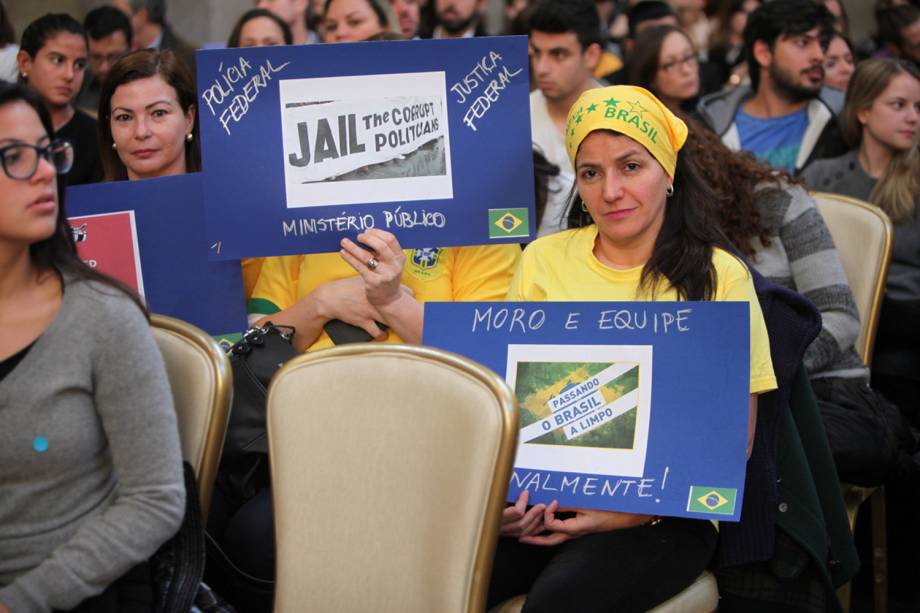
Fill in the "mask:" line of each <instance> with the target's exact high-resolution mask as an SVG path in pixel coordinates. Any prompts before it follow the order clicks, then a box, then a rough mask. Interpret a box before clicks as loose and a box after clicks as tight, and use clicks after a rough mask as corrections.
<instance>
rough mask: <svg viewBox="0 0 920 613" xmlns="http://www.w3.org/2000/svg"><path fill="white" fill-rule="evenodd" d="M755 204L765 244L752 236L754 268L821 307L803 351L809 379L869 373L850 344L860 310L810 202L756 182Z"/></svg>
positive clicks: (793, 189)
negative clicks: (814, 334) (813, 332)
mask: <svg viewBox="0 0 920 613" xmlns="http://www.w3.org/2000/svg"><path fill="white" fill-rule="evenodd" d="M756 206H757V210H758V212H759V213H760V219H761V222H762V223H763V224H764V226H765V227H766V229H767V233H768V234H769V242H770V245H769V246H767V247H764V246H763V244H762V243H761V242H760V240H758V239H755V240H754V243H753V246H754V248H755V250H756V256H755V258H754V261H753V264H754V267H755V268H756V269H757V270H758V271H759V272H760V273H761V274H762V275H763V276H765V277H767V278H768V279H770V280H771V281H773V282H774V283H777V284H779V285H784V286H786V287H788V288H790V289H793V290H795V291H797V292H799V293H800V294H802V295H803V296H805V297H806V298H808V299H809V300H811V301H812V302H813V303H814V304H815V306H816V307H818V310H820V311H821V333H820V334H819V335H818V338H816V339H815V340H814V342H812V344H811V345H810V346H809V347H808V350H807V351H806V352H805V368H807V369H808V372H809V374H810V375H811V376H812V377H867V376H868V374H869V371H868V369H867V368H866V365H865V364H863V362H862V360H861V359H860V357H859V354H857V353H856V350H855V349H854V348H853V344H854V343H855V342H856V337H857V336H859V312H858V310H857V308H856V302H855V301H854V300H853V293H852V292H851V291H850V286H849V284H848V283H847V278H846V273H844V271H843V266H842V265H841V264H840V258H839V257H838V256H837V250H836V249H835V248H834V241H833V239H831V235H830V232H829V231H828V229H827V226H826V225H825V223H824V219H822V217H821V214H820V213H819V212H818V208H817V206H816V205H815V202H814V200H812V198H811V196H809V195H808V193H807V192H806V191H805V190H804V189H802V188H801V187H799V186H797V185H792V186H788V187H786V188H785V189H778V188H776V187H772V186H760V188H759V189H758V192H757V201H756Z"/></svg>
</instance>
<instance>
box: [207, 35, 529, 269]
mask: <svg viewBox="0 0 920 613" xmlns="http://www.w3.org/2000/svg"><path fill="white" fill-rule="evenodd" d="M197 64H198V70H197V75H198V90H199V100H198V109H199V115H200V121H201V140H202V158H203V164H204V187H205V191H204V193H205V210H206V215H207V224H208V244H209V245H213V246H214V248H213V249H212V251H211V252H210V255H211V257H212V258H215V259H223V258H227V259H229V258H242V257H258V256H270V255H291V254H301V253H323V252H334V251H338V249H339V241H340V239H341V238H342V237H343V236H349V237H352V238H353V237H354V236H355V235H356V234H358V233H359V232H361V231H362V230H364V229H365V228H369V227H377V228H382V229H384V230H389V231H391V232H393V233H395V234H396V236H397V237H398V238H399V240H400V243H401V244H402V246H403V247H405V248H415V247H432V246H437V247H447V246H451V245H481V244H490V243H502V242H522V241H526V240H528V239H532V238H533V237H534V236H535V226H534V223H535V219H534V212H533V211H534V209H533V207H534V202H533V201H534V190H533V162H532V153H531V137H530V107H529V104H528V94H529V77H528V59H527V39H526V37H497V38H476V39H464V40H416V41H380V42H368V43H348V44H336V45H297V46H284V47H259V48H250V49H221V50H200V51H198V52H197Z"/></svg>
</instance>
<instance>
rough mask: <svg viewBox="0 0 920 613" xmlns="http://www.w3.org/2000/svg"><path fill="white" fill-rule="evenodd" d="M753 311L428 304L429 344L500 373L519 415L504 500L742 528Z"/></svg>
mask: <svg viewBox="0 0 920 613" xmlns="http://www.w3.org/2000/svg"><path fill="white" fill-rule="evenodd" d="M748 306H749V305H748V304H747V303H746V302H623V303H616V302H572V303H561V302H521V303H513V302H507V303H499V302H493V303H488V302H486V303H459V302H458V303H431V302H429V303H427V304H426V305H425V326H424V335H423V336H424V338H423V342H424V343H425V344H426V345H431V346H434V347H439V348H442V349H447V350H449V351H454V352H456V353H459V354H461V355H464V356H466V357H469V358H471V359H473V360H475V361H477V362H479V363H481V364H483V365H485V366H487V367H489V368H491V369H492V370H494V371H495V372H497V373H499V374H500V375H501V376H503V377H504V378H505V380H506V381H507V382H508V384H509V385H510V387H511V388H512V389H513V390H514V392H515V396H516V397H517V400H518V404H519V406H520V431H519V434H518V449H517V458H516V460H515V468H514V473H513V475H512V478H511V483H510V487H509V491H508V499H509V501H513V500H516V499H517V497H518V495H519V494H520V492H521V491H522V490H524V489H527V490H529V492H530V503H531V504H535V503H539V502H543V503H546V504H549V503H550V502H552V501H553V500H558V501H559V505H560V507H561V508H594V509H606V510H612V511H628V512H632V513H647V514H652V515H669V516H679V517H694V518H710V519H719V520H727V521H733V520H734V521H737V520H738V519H739V516H740V513H741V502H742V498H743V496H744V476H745V464H746V446H747V424H748V412H749V411H748V399H749V397H750V393H749V390H750V368H749V364H750V354H749V336H750V324H749V319H748V318H749V314H748Z"/></svg>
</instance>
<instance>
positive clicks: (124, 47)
mask: <svg viewBox="0 0 920 613" xmlns="http://www.w3.org/2000/svg"><path fill="white" fill-rule="evenodd" d="M83 29H84V30H86V42H87V43H88V44H89V67H90V71H91V72H90V74H89V75H87V76H86V78H84V80H83V89H82V90H80V95H79V96H77V102H76V105H77V108H79V109H80V110H82V111H84V112H86V113H89V114H90V115H92V116H93V117H95V116H96V113H97V112H98V110H99V89H100V88H101V87H102V82H103V81H105V76H106V75H107V74H109V69H110V68H111V67H112V64H114V63H115V62H117V61H118V60H119V59H121V57H122V56H123V55H127V53H128V52H129V51H131V42H132V38H133V32H132V31H131V22H130V21H128V17H127V16H126V15H125V14H124V13H122V12H121V11H119V10H118V9H117V8H115V7H112V6H100V7H98V8H95V9H93V10H91V11H90V12H89V13H87V14H86V17H85V18H84V19H83Z"/></svg>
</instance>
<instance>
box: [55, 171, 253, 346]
mask: <svg viewBox="0 0 920 613" xmlns="http://www.w3.org/2000/svg"><path fill="white" fill-rule="evenodd" d="M66 203H67V214H68V219H69V221H70V224H71V227H72V228H73V231H74V238H75V240H76V243H77V252H78V254H79V255H80V258H81V259H83V260H84V261H85V262H87V263H88V264H89V265H90V266H92V267H94V268H96V269H98V270H100V271H101V272H104V273H106V274H109V275H111V276H113V277H115V278H116V279H118V280H120V281H122V282H123V283H125V284H127V285H128V286H129V287H131V288H132V289H134V290H135V291H137V292H138V293H139V294H140V295H141V296H142V297H143V299H144V301H145V302H146V304H147V307H148V308H149V309H150V311H152V312H154V313H161V314H163V315H170V316H172V317H178V318H179V319H183V320H185V321H187V322H189V323H192V324H194V325H196V326H198V327H199V328H201V329H203V330H205V331H206V332H208V333H209V334H212V335H215V336H217V335H228V334H233V333H237V332H240V331H242V330H245V329H246V309H245V305H244V300H243V280H242V276H241V273H240V263H239V262H238V261H232V262H212V261H210V260H209V259H208V245H207V243H206V238H205V225H204V210H203V209H202V205H201V175H200V174H198V173H196V174H187V175H181V176H176V177H164V178H161V179H148V180H144V181H118V182H114V183H97V184H94V185H80V186H76V187H71V188H68V190H67V200H66Z"/></svg>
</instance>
